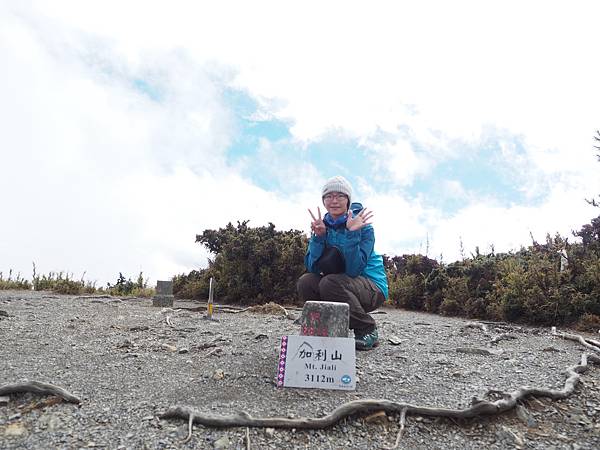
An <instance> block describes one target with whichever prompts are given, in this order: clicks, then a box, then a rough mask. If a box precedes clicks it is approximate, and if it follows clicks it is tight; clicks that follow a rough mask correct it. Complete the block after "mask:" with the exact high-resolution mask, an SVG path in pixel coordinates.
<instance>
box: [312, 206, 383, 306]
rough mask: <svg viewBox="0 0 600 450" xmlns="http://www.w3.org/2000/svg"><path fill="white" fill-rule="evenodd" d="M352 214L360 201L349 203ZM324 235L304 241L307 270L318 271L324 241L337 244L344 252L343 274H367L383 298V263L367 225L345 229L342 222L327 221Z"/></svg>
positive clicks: (356, 211) (334, 245) (356, 209)
mask: <svg viewBox="0 0 600 450" xmlns="http://www.w3.org/2000/svg"><path fill="white" fill-rule="evenodd" d="M350 209H351V210H352V217H354V216H356V214H358V213H359V212H360V211H361V210H362V209H363V207H362V205H361V204H360V203H352V205H351V206H350ZM326 227H327V234H326V235H325V236H317V235H313V236H312V237H311V238H310V240H309V241H308V250H307V252H306V256H305V257H304V265H305V266H306V269H307V270H308V271H309V272H311V273H317V274H318V273H319V268H318V266H317V261H318V259H319V258H320V257H321V255H322V254H323V250H324V249H325V245H326V244H327V246H328V247H332V246H333V247H337V248H339V249H340V251H341V252H342V254H343V255H344V260H345V262H346V272H345V273H346V275H348V276H350V277H357V276H359V275H361V276H363V277H367V278H369V279H370V280H372V281H373V283H375V284H376V285H377V287H378V288H379V289H380V290H381V292H382V293H383V295H384V296H385V298H386V299H387V298H388V282H387V276H386V274H385V269H384V267H383V258H382V256H381V255H379V254H377V253H375V250H374V246H375V233H374V231H373V227H372V226H371V225H366V226H364V227H362V228H361V229H360V230H356V231H348V230H347V229H346V223H345V222H344V223H343V224H341V225H339V226H337V227H332V226H330V225H328V224H327V222H326Z"/></svg>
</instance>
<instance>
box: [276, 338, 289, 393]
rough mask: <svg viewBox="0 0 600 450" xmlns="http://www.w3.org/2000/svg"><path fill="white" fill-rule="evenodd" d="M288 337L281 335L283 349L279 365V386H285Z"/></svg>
mask: <svg viewBox="0 0 600 450" xmlns="http://www.w3.org/2000/svg"><path fill="white" fill-rule="evenodd" d="M287 346H288V337H287V336H282V337H281V350H280V351H279V366H278V368H277V387H282V386H283V380H284V379H285V357H286V356H287Z"/></svg>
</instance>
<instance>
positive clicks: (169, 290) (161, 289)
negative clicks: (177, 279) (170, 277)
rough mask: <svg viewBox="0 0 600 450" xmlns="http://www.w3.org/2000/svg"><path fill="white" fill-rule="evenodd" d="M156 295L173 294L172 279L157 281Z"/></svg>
mask: <svg viewBox="0 0 600 450" xmlns="http://www.w3.org/2000/svg"><path fill="white" fill-rule="evenodd" d="M156 295H173V282H172V281H157V282H156Z"/></svg>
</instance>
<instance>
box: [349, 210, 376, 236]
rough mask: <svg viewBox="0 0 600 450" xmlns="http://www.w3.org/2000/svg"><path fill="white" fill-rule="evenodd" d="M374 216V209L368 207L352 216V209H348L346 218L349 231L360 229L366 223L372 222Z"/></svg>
mask: <svg viewBox="0 0 600 450" xmlns="http://www.w3.org/2000/svg"><path fill="white" fill-rule="evenodd" d="M372 217H373V212H372V211H367V208H364V209H362V210H361V212H359V213H358V214H357V215H356V216H354V217H352V211H351V210H349V211H348V218H347V219H346V229H347V230H348V231H356V230H360V229H361V228H362V227H364V226H365V225H369V224H370V223H371V222H370V221H371V218H372Z"/></svg>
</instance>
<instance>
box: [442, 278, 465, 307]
mask: <svg viewBox="0 0 600 450" xmlns="http://www.w3.org/2000/svg"><path fill="white" fill-rule="evenodd" d="M442 296H443V301H442V303H441V305H440V312H441V313H442V314H444V315H446V316H459V315H461V314H464V304H465V301H466V299H468V298H469V287H468V279H467V278H466V277H457V278H450V279H448V282H447V283H446V286H444V289H443V292H442Z"/></svg>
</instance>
